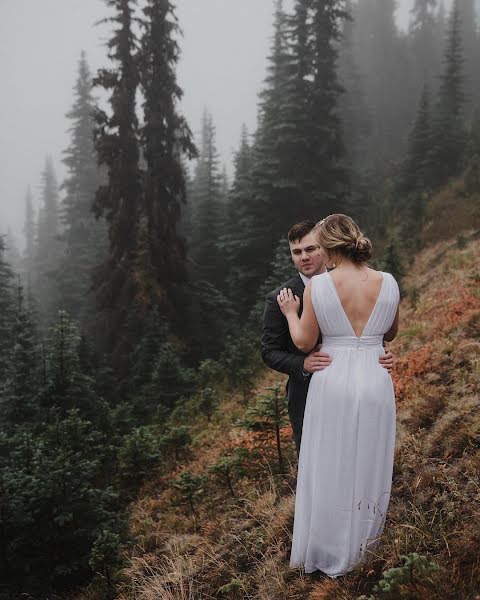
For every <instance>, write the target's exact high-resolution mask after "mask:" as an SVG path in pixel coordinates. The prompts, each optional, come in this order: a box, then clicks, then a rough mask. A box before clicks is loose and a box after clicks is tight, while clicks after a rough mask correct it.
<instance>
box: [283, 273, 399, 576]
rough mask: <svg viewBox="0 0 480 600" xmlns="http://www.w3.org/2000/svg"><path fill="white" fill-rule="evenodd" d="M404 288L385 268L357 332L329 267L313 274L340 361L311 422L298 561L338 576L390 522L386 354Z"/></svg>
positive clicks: (316, 384)
mask: <svg viewBox="0 0 480 600" xmlns="http://www.w3.org/2000/svg"><path fill="white" fill-rule="evenodd" d="M399 299H400V294H399V290H398V285H397V282H396V281H395V279H394V278H393V276H392V275H390V274H389V273H383V280H382V285H381V289H380V292H379V295H378V297H377V300H376V303H375V306H374V308H373V310H372V312H371V314H370V317H369V318H368V320H367V322H366V324H365V327H364V329H363V332H362V335H361V336H356V335H355V332H354V330H353V327H352V325H351V323H350V321H349V319H348V317H347V315H346V313H345V310H344V309H343V306H342V304H341V301H340V298H339V296H338V293H337V290H336V288H335V284H334V282H333V280H332V278H331V275H330V274H329V273H323V274H322V275H318V276H316V277H314V278H313V279H312V303H313V307H314V310H315V314H316V316H317V320H318V324H319V326H320V330H321V332H322V350H323V351H324V352H328V353H329V354H330V355H331V356H332V358H333V362H332V364H331V365H330V366H329V367H328V368H326V369H325V370H324V371H319V372H316V373H314V374H313V375H312V378H311V382H310V387H309V390H308V396H307V403H306V407H305V416H304V421H303V430H302V444H301V448H300V455H299V462H298V474H297V488H296V500H295V520H294V528H293V540H292V552H291V557H290V566H292V567H293V566H301V565H303V566H304V567H305V571H306V572H307V573H311V572H312V571H315V570H316V569H318V570H320V571H323V572H324V573H326V574H327V575H330V576H331V577H336V576H338V575H343V574H344V573H346V572H348V571H350V570H352V569H353V568H354V567H355V566H356V565H357V564H358V563H359V562H360V561H361V560H362V559H363V558H364V557H365V555H366V551H367V550H369V549H372V548H373V547H374V546H375V545H376V543H377V542H378V539H379V537H380V535H381V533H382V531H383V527H384V524H385V516H386V511H387V508H388V504H389V500H390V490H391V483H392V470H393V453H394V446H395V397H394V391H393V384H392V379H391V377H390V375H389V373H388V371H387V370H386V369H384V368H383V367H382V366H381V365H380V363H379V360H378V359H379V357H380V356H381V355H382V354H383V352H384V350H383V345H382V344H383V336H384V334H385V333H386V332H387V331H388V330H389V329H390V327H391V326H392V323H393V321H394V319H395V315H396V311H397V307H398V303H399Z"/></svg>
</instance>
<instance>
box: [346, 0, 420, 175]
mask: <svg viewBox="0 0 480 600" xmlns="http://www.w3.org/2000/svg"><path fill="white" fill-rule="evenodd" d="M395 10H396V2H395V0H363V1H362V2H359V3H357V5H356V7H355V10H354V19H355V30H354V31H355V46H354V48H355V55H356V57H357V60H358V67H359V69H360V71H361V73H362V74H363V75H364V77H365V90H366V101H367V106H368V109H369V112H370V114H371V117H372V121H371V136H370V139H369V143H368V155H367V157H366V164H367V165H368V166H369V167H370V168H373V169H374V170H378V169H380V170H381V171H382V172H385V171H386V170H388V168H389V167H390V163H391V161H392V160H397V159H398V158H399V157H401V156H402V155H403V154H404V152H405V141H406V140H405V135H404V132H405V129H406V127H408V124H409V123H410V122H411V120H412V119H413V117H414V110H412V106H411V102H410V98H411V95H412V84H411V81H410V77H409V69H408V52H407V43H406V40H405V38H404V37H403V36H401V34H400V33H399V31H398V28H397V25H396V21H395ZM419 91H420V90H419Z"/></svg>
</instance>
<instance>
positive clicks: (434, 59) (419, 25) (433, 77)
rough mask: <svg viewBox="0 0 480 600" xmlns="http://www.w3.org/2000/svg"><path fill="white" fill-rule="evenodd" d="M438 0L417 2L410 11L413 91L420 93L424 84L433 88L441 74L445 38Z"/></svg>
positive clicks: (417, 0) (420, 0)
mask: <svg viewBox="0 0 480 600" xmlns="http://www.w3.org/2000/svg"><path fill="white" fill-rule="evenodd" d="M437 7H438V0H415V2H414V4H413V7H412V9H411V11H410V15H411V21H410V28H409V44H410V54H411V58H410V66H411V69H412V71H413V72H412V78H413V89H414V90H415V91H416V93H420V90H421V88H422V85H423V82H425V81H426V82H427V84H428V86H429V87H430V88H431V87H432V86H433V85H434V84H436V82H437V78H438V76H439V74H440V66H441V56H442V47H443V37H442V36H441V31H440V30H439V26H438V18H437V15H436V10H437Z"/></svg>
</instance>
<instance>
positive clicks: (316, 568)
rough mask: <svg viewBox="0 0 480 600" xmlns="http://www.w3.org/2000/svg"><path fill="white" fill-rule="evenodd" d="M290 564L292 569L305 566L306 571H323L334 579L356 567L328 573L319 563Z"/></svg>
mask: <svg viewBox="0 0 480 600" xmlns="http://www.w3.org/2000/svg"><path fill="white" fill-rule="evenodd" d="M289 566H290V568H291V569H298V568H300V567H303V568H304V571H305V573H313V572H315V571H321V572H322V573H323V574H324V575H327V576H328V577H331V578H332V579H336V578H337V577H343V576H344V575H346V574H347V573H350V572H351V571H353V569H354V567H353V568H352V569H347V570H346V571H342V572H340V573H328V572H327V571H325V569H323V568H322V567H319V566H318V565H304V564H303V563H300V564H298V565H293V564H290V565H289Z"/></svg>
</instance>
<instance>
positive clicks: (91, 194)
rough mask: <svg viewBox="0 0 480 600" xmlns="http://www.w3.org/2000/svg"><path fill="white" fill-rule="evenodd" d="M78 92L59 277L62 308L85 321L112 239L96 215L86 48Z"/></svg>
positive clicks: (73, 111)
mask: <svg viewBox="0 0 480 600" xmlns="http://www.w3.org/2000/svg"><path fill="white" fill-rule="evenodd" d="M74 94H75V100H74V103H73V106H72V108H71V110H70V111H69V112H68V113H67V117H68V118H69V119H70V121H71V128H70V136H71V142H70V146H69V148H68V149H67V150H66V151H65V153H64V155H65V157H64V159H63V162H64V164H65V166H66V167H67V169H68V175H67V178H66V179H65V181H64V183H63V189H64V190H65V198H64V199H63V202H62V205H61V219H62V221H63V226H64V240H65V245H66V251H65V254H64V257H63V260H62V262H61V265H60V268H59V271H58V281H59V287H60V295H61V304H62V307H63V308H64V309H65V310H67V312H68V313H69V314H70V315H71V316H72V317H73V318H75V319H80V320H81V321H82V322H84V321H85V318H86V316H87V315H89V316H90V317H92V314H93V297H92V294H91V287H92V276H93V270H94V268H95V267H96V266H97V265H98V263H99V262H100V261H101V260H102V257H104V255H105V251H106V242H107V240H106V235H107V232H106V229H105V226H104V221H103V219H101V220H96V219H95V218H94V215H93V202H94V199H95V193H96V191H97V188H98V187H99V185H100V176H99V170H98V167H97V156H96V152H95V148H94V144H93V127H94V121H93V111H94V101H93V97H92V78H91V75H90V69H89V67H88V63H87V59H86V55H85V53H84V52H82V53H81V56H80V61H79V64H78V77H77V81H76V84H75V88H74Z"/></svg>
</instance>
